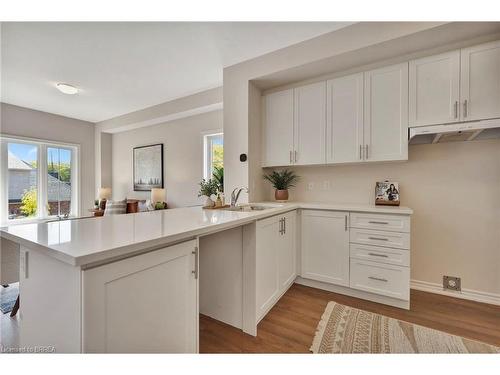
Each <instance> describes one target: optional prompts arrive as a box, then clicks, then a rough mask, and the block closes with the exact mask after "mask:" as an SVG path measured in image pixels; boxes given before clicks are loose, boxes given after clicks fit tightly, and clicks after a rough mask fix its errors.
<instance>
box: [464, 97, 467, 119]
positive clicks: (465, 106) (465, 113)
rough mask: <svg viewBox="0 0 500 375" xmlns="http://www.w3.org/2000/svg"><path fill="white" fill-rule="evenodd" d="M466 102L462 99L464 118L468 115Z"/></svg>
mask: <svg viewBox="0 0 500 375" xmlns="http://www.w3.org/2000/svg"><path fill="white" fill-rule="evenodd" d="M467 107H468V102H467V99H465V100H464V118H465V117H467V115H468V113H467V112H468V108H467Z"/></svg>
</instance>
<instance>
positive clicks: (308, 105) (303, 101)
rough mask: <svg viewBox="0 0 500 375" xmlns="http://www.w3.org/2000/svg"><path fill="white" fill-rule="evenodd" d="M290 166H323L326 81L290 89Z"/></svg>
mask: <svg viewBox="0 0 500 375" xmlns="http://www.w3.org/2000/svg"><path fill="white" fill-rule="evenodd" d="M294 99H295V105H294V112H295V113H294V115H295V116H294V132H293V138H294V152H293V163H294V164H300V165H311V164H324V163H325V161H326V160H325V132H326V82H318V83H313V84H311V85H307V86H301V87H298V88H296V89H294Z"/></svg>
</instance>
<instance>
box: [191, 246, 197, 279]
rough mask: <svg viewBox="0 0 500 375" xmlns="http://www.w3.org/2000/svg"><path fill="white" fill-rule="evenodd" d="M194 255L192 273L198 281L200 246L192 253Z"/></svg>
mask: <svg viewBox="0 0 500 375" xmlns="http://www.w3.org/2000/svg"><path fill="white" fill-rule="evenodd" d="M191 254H193V255H194V271H191V272H192V273H193V274H194V278H195V279H198V246H196V247H195V248H194V251H193V252H191Z"/></svg>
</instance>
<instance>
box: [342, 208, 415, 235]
mask: <svg viewBox="0 0 500 375" xmlns="http://www.w3.org/2000/svg"><path fill="white" fill-rule="evenodd" d="M350 216H351V219H350V220H351V221H350V226H351V228H361V229H375V230H388V231H395V232H410V217H409V216H402V215H387V214H370V213H356V212H353V213H351V215H350Z"/></svg>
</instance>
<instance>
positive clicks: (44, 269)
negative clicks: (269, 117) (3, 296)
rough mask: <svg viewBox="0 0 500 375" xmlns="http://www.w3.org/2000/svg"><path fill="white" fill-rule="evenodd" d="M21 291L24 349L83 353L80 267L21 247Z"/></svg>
mask: <svg viewBox="0 0 500 375" xmlns="http://www.w3.org/2000/svg"><path fill="white" fill-rule="evenodd" d="M19 290H20V301H21V307H20V310H19V311H20V317H21V320H20V345H21V348H26V350H30V351H31V350H35V351H36V350H39V351H49V352H50V351H55V352H56V353H80V352H81V270H80V268H79V267H75V266H71V265H69V264H67V263H63V262H61V261H59V260H56V259H54V258H52V257H49V256H46V255H44V254H42V253H40V252H39V251H36V250H30V249H28V248H26V247H23V246H21V248H20V281H19Z"/></svg>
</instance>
